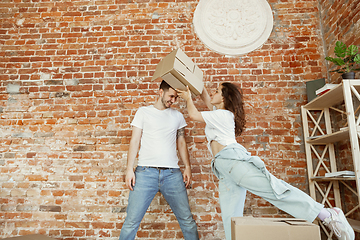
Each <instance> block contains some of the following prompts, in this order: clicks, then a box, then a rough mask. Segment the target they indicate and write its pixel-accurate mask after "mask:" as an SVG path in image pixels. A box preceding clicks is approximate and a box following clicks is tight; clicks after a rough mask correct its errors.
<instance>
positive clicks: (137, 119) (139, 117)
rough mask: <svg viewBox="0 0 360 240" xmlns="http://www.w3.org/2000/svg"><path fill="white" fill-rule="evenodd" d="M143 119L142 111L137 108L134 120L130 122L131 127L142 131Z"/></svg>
mask: <svg viewBox="0 0 360 240" xmlns="http://www.w3.org/2000/svg"><path fill="white" fill-rule="evenodd" d="M143 119H144V111H143V109H142V108H139V109H138V110H137V112H136V113H135V116H134V119H133V120H132V122H131V124H130V125H131V126H134V127H137V128H140V129H143V123H144V121H143Z"/></svg>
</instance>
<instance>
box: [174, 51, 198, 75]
mask: <svg viewBox="0 0 360 240" xmlns="http://www.w3.org/2000/svg"><path fill="white" fill-rule="evenodd" d="M175 51H176V55H175V56H176V58H177V59H178V60H179V61H180V62H181V63H182V64H183V65H184V66H185V67H186V68H187V69H188V70H189V71H190V72H192V73H193V72H194V69H195V63H193V61H192V60H191V59H190V58H189V57H188V56H187V55H186V54H185V53H184V52H183V51H181V49H180V48H179V49H177V50H175Z"/></svg>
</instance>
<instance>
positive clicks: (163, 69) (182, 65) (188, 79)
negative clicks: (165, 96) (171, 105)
mask: <svg viewBox="0 0 360 240" xmlns="http://www.w3.org/2000/svg"><path fill="white" fill-rule="evenodd" d="M158 78H162V79H163V80H164V81H166V82H167V83H168V84H169V85H170V86H171V87H172V88H174V89H180V90H186V86H189V89H190V91H191V92H192V93H194V94H195V95H199V94H201V93H202V90H203V88H204V82H203V80H202V79H203V72H202V71H201V70H200V68H199V67H198V66H196V64H195V63H193V61H191V59H190V58H189V57H188V56H186V54H185V53H184V52H183V51H181V49H176V50H174V51H172V52H171V53H169V54H168V55H167V56H166V57H165V58H163V59H162V60H161V61H160V62H159V64H158V65H157V67H156V70H155V73H154V75H153V77H152V79H151V81H153V80H155V79H158Z"/></svg>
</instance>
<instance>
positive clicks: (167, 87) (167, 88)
mask: <svg viewBox="0 0 360 240" xmlns="http://www.w3.org/2000/svg"><path fill="white" fill-rule="evenodd" d="M169 88H172V87H171V86H170V85H169V84H168V83H167V82H165V81H164V80H162V82H161V83H160V88H159V89H162V90H163V91H164V92H167V91H168V90H169Z"/></svg>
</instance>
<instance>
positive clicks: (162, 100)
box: [161, 98, 171, 108]
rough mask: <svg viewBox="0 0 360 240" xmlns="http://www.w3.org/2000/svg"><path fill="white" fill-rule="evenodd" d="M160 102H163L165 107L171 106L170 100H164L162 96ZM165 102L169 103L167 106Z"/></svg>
mask: <svg viewBox="0 0 360 240" xmlns="http://www.w3.org/2000/svg"><path fill="white" fill-rule="evenodd" d="M161 103H162V104H163V106H164V107H165V108H170V107H171V102H167V101H165V100H164V98H161ZM166 103H169V106H168V105H167V104H166Z"/></svg>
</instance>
